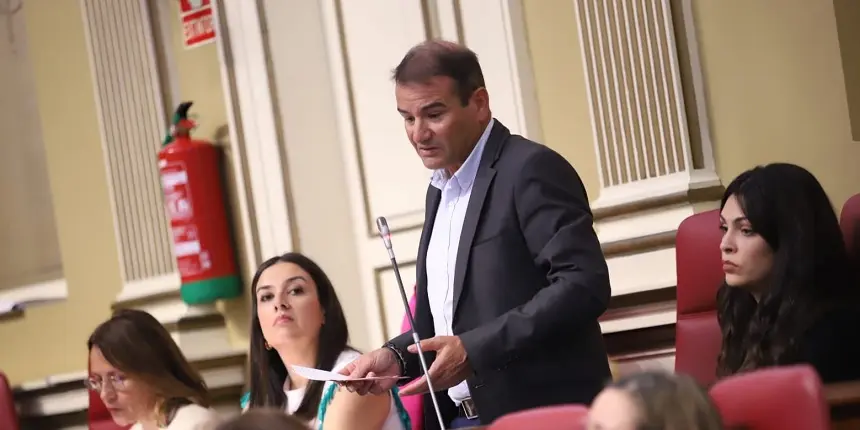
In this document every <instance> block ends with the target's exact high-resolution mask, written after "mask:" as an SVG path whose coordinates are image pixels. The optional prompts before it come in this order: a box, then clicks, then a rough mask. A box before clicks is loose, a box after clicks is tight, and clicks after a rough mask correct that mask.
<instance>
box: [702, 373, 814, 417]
mask: <svg viewBox="0 0 860 430" xmlns="http://www.w3.org/2000/svg"><path fill="white" fill-rule="evenodd" d="M710 394H711V398H712V399H713V400H714V404H716V406H717V409H719V411H720V415H722V417H723V422H724V424H725V426H726V428H733V427H737V428H744V429H749V430H825V429H829V428H830V409H829V407H828V405H827V400H826V398H825V396H824V390H823V385H822V383H821V379H820V378H819V377H818V373H816V372H815V369H814V368H812V367H811V366H808V365H796V366H786V367H772V368H767V369H762V370H758V371H754V372H749V373H743V374H739V375H735V376H730V377H728V378H724V379H721V380H720V381H719V382H717V383H716V384H714V386H713V387H712V388H711V390H710Z"/></svg>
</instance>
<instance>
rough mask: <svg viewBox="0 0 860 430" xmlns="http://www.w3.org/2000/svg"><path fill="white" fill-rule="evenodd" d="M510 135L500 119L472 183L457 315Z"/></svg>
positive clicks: (457, 269) (460, 254)
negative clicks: (497, 165)
mask: <svg viewBox="0 0 860 430" xmlns="http://www.w3.org/2000/svg"><path fill="white" fill-rule="evenodd" d="M508 136H510V132H509V131H508V129H507V127H505V126H504V125H502V123H500V122H499V121H498V120H496V123H495V125H494V126H493V130H492V131H490V136H489V138H488V139H487V143H486V146H484V154H483V155H482V156H481V164H480V165H479V166H478V173H477V174H476V175H475V182H474V183H473V184H472V194H471V196H470V197H469V206H468V207H467V208H466V218H465V219H464V220H463V230H462V231H461V233H460V244H459V247H458V249H457V262H456V264H455V265H454V311H453V318H454V319H456V318H457V305H458V304H459V303H460V295H462V294H463V283H464V282H465V279H466V271H467V270H468V266H469V264H468V263H469V256H470V255H471V253H472V242H473V241H474V239H475V232H476V231H477V230H478V221H479V220H480V219H481V212H483V209H484V201H485V200H486V198H487V192H488V191H489V189H490V184H492V183H493V178H495V176H496V169H495V168H493V165H494V164H495V163H496V160H498V159H499V155H500V154H501V150H502V145H503V144H504V143H505V141H506V140H507V138H508ZM425 228H426V227H425Z"/></svg>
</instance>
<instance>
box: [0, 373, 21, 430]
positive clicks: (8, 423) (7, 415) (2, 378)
mask: <svg viewBox="0 0 860 430" xmlns="http://www.w3.org/2000/svg"><path fill="white" fill-rule="evenodd" d="M19 428H20V427H19V425H18V412H17V411H16V410H15V399H14V398H13V397H12V388H11V387H9V379H7V378H6V374H5V373H3V372H0V429H3V430H6V429H9V430H18V429H19Z"/></svg>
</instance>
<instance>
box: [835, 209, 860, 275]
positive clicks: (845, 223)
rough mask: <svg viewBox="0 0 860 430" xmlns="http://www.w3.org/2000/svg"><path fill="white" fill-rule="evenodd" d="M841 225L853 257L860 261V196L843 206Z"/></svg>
mask: <svg viewBox="0 0 860 430" xmlns="http://www.w3.org/2000/svg"><path fill="white" fill-rule="evenodd" d="M839 225H840V226H841V227H842V235H843V236H844V237H845V245H846V246H847V247H848V252H849V253H850V254H851V257H852V258H854V259H855V261H856V260H860V194H855V195H853V196H851V198H849V199H848V201H846V202H845V204H844V205H842V213H841V214H840V215H839Z"/></svg>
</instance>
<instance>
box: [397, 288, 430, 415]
mask: <svg viewBox="0 0 860 430" xmlns="http://www.w3.org/2000/svg"><path fill="white" fill-rule="evenodd" d="M409 309H410V310H412V314H413V315H415V293H414V291H413V293H412V298H411V299H409ZM407 331H409V318H407V317H406V315H403V324H402V325H401V327H400V332H401V333H406V332H407ZM422 397H423V396H422V395H414V396H403V397H402V398H401V400H402V401H403V406H404V407H405V408H406V412H408V413H409V418H410V419H411V420H412V430H424V404H423V399H422Z"/></svg>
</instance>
